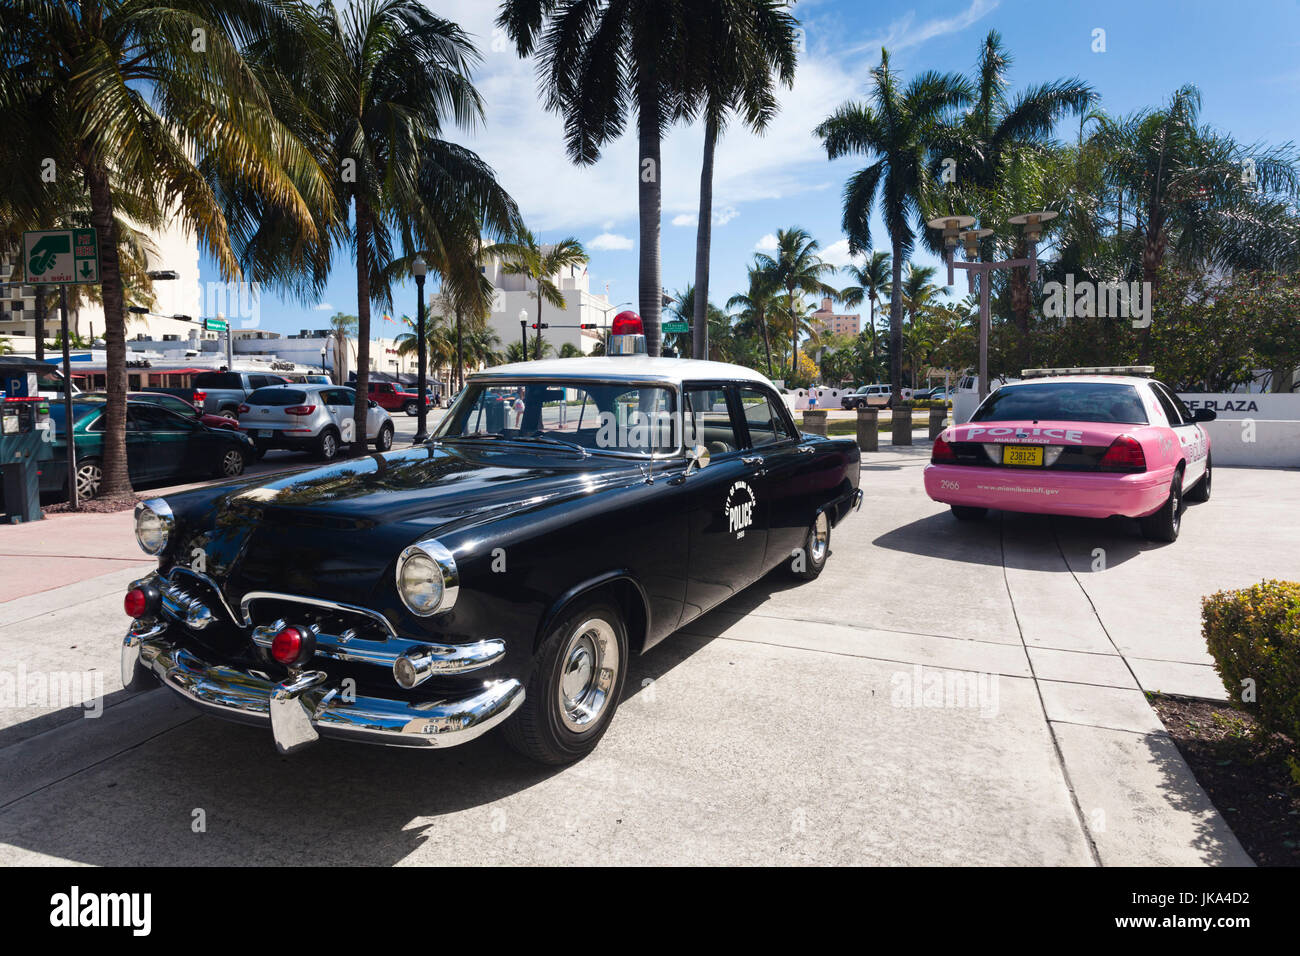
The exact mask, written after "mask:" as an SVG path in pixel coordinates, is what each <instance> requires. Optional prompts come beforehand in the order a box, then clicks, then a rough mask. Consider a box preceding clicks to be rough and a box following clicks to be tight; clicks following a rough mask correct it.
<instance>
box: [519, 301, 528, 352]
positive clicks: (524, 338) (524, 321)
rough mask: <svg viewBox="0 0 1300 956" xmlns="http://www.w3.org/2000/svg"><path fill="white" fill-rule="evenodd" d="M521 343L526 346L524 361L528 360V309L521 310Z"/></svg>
mask: <svg viewBox="0 0 1300 956" xmlns="http://www.w3.org/2000/svg"><path fill="white" fill-rule="evenodd" d="M519 343H520V344H521V345H522V346H523V348H524V361H525V362H527V361H528V310H527V309H520V310H519Z"/></svg>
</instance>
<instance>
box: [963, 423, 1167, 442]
mask: <svg viewBox="0 0 1300 956" xmlns="http://www.w3.org/2000/svg"><path fill="white" fill-rule="evenodd" d="M1146 427H1147V426H1146V425H1141V424H1134V423H1110V422H1060V421H1055V422H1049V421H1038V422H967V423H966V424H965V425H954V426H953V427H952V428H949V429H948V432H947V434H946V435H945V436H944V440H945V441H950V442H951V441H974V442H989V443H992V444H1002V443H1011V444H1017V443H1019V444H1024V445H1066V446H1089V445H1100V446H1103V447H1104V446H1107V445H1109V444H1110V443H1111V442H1112V441H1114V440H1115V439H1116V438H1117V437H1119V436H1120V435H1123V434H1126V433H1128V434H1132V433H1134V432H1137V431H1139V430H1140V429H1143V428H1146Z"/></svg>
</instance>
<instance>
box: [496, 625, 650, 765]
mask: <svg viewBox="0 0 1300 956" xmlns="http://www.w3.org/2000/svg"><path fill="white" fill-rule="evenodd" d="M626 677H627V629H626V627H625V626H624V624H623V615H622V612H621V611H619V609H618V608H617V607H615V606H614V605H613V604H611V603H610V602H609V601H606V600H600V599H594V600H591V601H585V602H582V603H581V604H579V605H577V606H575V608H574V609H572V610H570V611H567V612H566V613H565V614H564V616H563V618H562V619H561V620H560V621H558V622H557V623H556V625H555V626H554V627H552V628H551V630H550V632H549V633H548V634H547V636H546V639H545V640H544V641H543V642H542V645H541V647H539V648H538V650H537V654H536V656H535V657H534V659H533V672H532V674H531V675H530V676H529V678H528V683H527V686H526V689H525V691H524V702H523V704H522V705H521V706H520V708H519V710H518V711H517V712H516V713H515V714H514V715H513V716H512V717H511V718H510V720H509V722H507V723H506V725H505V735H506V740H507V741H508V742H509V744H510V746H511V747H513V748H514V749H515V750H517V751H519V752H520V753H521V754H523V755H524V756H526V757H531V758H532V759H533V760H536V761H538V762H539V763H545V764H552V765H554V764H566V763H572V762H573V761H575V760H579V759H581V758H582V757H585V756H586V755H587V754H589V753H591V751H592V750H594V749H595V747H596V744H597V743H599V742H600V738H601V737H602V736H603V735H604V733H605V730H606V729H607V728H608V727H609V722H610V721H611V720H612V719H613V717H614V711H615V710H617V709H618V701H619V697H620V696H622V693H623V682H624V680H625V678H626Z"/></svg>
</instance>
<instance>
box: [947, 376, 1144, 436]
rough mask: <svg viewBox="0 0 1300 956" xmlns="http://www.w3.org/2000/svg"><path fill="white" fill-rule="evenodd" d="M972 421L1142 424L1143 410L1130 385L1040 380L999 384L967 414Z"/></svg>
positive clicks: (1134, 389) (1140, 400) (1135, 390)
mask: <svg viewBox="0 0 1300 956" xmlns="http://www.w3.org/2000/svg"><path fill="white" fill-rule="evenodd" d="M970 420H971V421H973V422H1021V421H1049V422H1104V423H1107V424H1113V425H1145V424H1147V413H1146V411H1145V410H1144V409H1143V408H1142V399H1141V397H1140V396H1139V395H1138V393H1137V389H1136V388H1134V387H1133V386H1132V385H1122V384H1119V383H1114V382H1043V383H1041V384H1038V383H1035V384H1033V385H1003V386H1002V387H1001V388H999V389H998V390H997V391H996V392H994V393H992V394H991V395H989V397H988V398H986V399H985V400H984V403H983V404H982V405H980V407H979V408H978V409H976V410H975V414H974V415H972V416H971V419H970Z"/></svg>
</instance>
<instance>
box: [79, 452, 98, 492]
mask: <svg viewBox="0 0 1300 956" xmlns="http://www.w3.org/2000/svg"><path fill="white" fill-rule="evenodd" d="M103 483H104V469H103V466H102V465H100V463H99V460H98V459H96V458H87V459H86V460H85V461H79V462H77V497H78V498H80V499H82V500H86V499H88V498H98V497H99V489H100V486H101V485H102V484H103Z"/></svg>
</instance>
